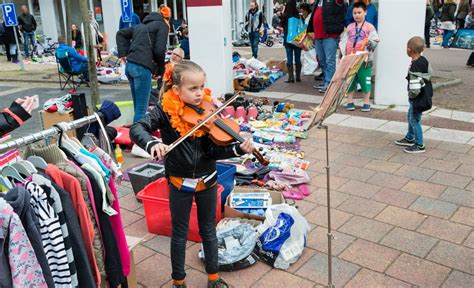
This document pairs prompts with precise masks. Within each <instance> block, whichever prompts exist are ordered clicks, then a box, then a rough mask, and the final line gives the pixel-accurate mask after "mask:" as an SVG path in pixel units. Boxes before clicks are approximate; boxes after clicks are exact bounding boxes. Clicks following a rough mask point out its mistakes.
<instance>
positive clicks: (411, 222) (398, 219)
mask: <svg viewBox="0 0 474 288" xmlns="http://www.w3.org/2000/svg"><path fill="white" fill-rule="evenodd" d="M375 219H376V220H379V221H382V222H385V223H388V224H392V225H395V226H398V227H402V228H406V229H409V230H415V229H416V227H418V226H419V225H420V223H421V222H423V220H425V216H423V215H420V214H419V213H417V212H413V211H410V210H407V209H402V208H398V207H394V206H388V207H387V208H385V210H383V211H382V213H380V214H379V215H377V217H376V218H375Z"/></svg>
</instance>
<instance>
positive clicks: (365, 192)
mask: <svg viewBox="0 0 474 288" xmlns="http://www.w3.org/2000/svg"><path fill="white" fill-rule="evenodd" d="M380 189H382V187H380V186H376V185H371V184H367V183H363V182H360V181H355V180H350V181H349V182H347V183H345V184H344V185H342V186H341V187H340V188H339V189H338V190H339V191H341V192H345V193H349V194H351V195H354V196H359V197H362V198H367V199H370V198H372V196H374V195H375V193H377V192H378V191H380Z"/></svg>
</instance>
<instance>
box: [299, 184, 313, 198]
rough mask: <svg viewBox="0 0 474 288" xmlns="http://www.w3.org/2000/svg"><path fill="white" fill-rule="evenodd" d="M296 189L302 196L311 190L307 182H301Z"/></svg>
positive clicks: (307, 194)
mask: <svg viewBox="0 0 474 288" xmlns="http://www.w3.org/2000/svg"><path fill="white" fill-rule="evenodd" d="M298 191H299V192H300V193H301V194H303V195H304V196H309V195H310V194H311V191H310V190H309V186H308V185H307V184H301V185H300V186H299V187H298Z"/></svg>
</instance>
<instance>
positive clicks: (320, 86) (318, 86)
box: [313, 84, 324, 90]
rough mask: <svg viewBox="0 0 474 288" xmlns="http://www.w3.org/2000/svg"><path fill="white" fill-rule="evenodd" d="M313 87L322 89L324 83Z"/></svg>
mask: <svg viewBox="0 0 474 288" xmlns="http://www.w3.org/2000/svg"><path fill="white" fill-rule="evenodd" d="M313 88H314V89H317V90H319V89H322V88H324V84H319V85H314V86H313Z"/></svg>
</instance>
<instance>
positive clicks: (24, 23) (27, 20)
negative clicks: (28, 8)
mask: <svg viewBox="0 0 474 288" xmlns="http://www.w3.org/2000/svg"><path fill="white" fill-rule="evenodd" d="M18 25H19V26H20V30H21V32H35V31H36V20H35V17H33V15H31V14H29V13H28V14H26V15H25V14H21V15H20V16H18Z"/></svg>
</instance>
